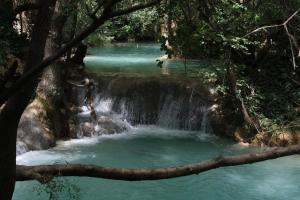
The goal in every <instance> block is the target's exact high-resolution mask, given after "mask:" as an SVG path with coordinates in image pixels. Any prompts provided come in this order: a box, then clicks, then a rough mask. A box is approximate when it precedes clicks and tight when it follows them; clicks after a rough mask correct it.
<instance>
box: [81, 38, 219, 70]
mask: <svg viewBox="0 0 300 200" xmlns="http://www.w3.org/2000/svg"><path fill="white" fill-rule="evenodd" d="M88 53H89V55H88V56H87V57H86V58H85V60H84V62H85V64H86V66H87V68H88V69H89V70H90V71H92V72H97V73H99V72H101V73H123V74H139V75H140V74H143V75H159V74H160V75H170V74H178V73H179V74H183V73H185V72H187V73H193V74H196V73H197V71H198V70H199V68H201V67H207V66H210V65H212V64H215V63H217V62H216V61H213V60H186V61H184V60H164V59H163V60H164V62H163V65H162V67H161V68H160V67H158V66H157V60H158V59H160V58H161V57H162V56H164V53H163V52H161V51H160V45H159V44H157V43H140V44H137V43H123V44H114V45H112V46H109V47H103V48H90V49H89V51H88ZM185 65H186V69H185Z"/></svg>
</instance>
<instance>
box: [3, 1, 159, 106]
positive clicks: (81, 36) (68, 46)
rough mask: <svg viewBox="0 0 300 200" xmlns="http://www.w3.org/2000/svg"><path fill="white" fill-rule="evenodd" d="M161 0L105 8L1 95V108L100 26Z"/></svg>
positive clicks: (110, 5)
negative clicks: (30, 81)
mask: <svg viewBox="0 0 300 200" xmlns="http://www.w3.org/2000/svg"><path fill="white" fill-rule="evenodd" d="M118 1H119V0H114V1H112V2H114V3H115V2H118ZM159 2H160V0H153V1H151V2H150V3H146V4H140V5H136V6H132V7H130V8H127V9H124V10H119V11H114V12H113V11H112V6H113V5H115V4H109V5H108V6H106V7H105V9H104V11H103V13H102V15H101V17H99V18H98V19H97V20H95V21H93V23H92V24H91V25H90V26H88V27H87V28H86V29H85V30H84V31H82V32H81V33H80V34H79V35H77V36H76V37H75V38H74V39H73V40H71V41H70V42H69V43H67V44H66V45H65V46H63V47H62V48H61V49H60V50H58V51H57V52H56V54H54V55H52V56H50V57H47V58H46V59H44V60H43V61H42V62H41V63H40V64H38V65H36V66H33V67H32V68H31V69H30V70H28V71H27V72H26V73H25V74H24V75H23V76H22V77H21V78H20V79H19V80H18V81H17V82H16V83H15V84H14V85H13V86H12V87H10V88H9V89H7V90H6V91H4V92H3V93H2V94H1V95H0V106H2V105H3V104H4V103H5V102H6V101H7V99H8V98H9V97H11V96H13V95H14V94H15V93H16V92H17V91H18V90H20V89H21V88H23V87H24V86H25V85H26V83H27V82H28V80H30V79H31V78H32V77H34V76H35V75H37V74H39V73H41V72H42V71H43V69H45V68H46V67H47V66H49V65H50V64H52V63H53V62H54V61H55V60H57V59H59V58H60V57H62V56H63V55H64V54H65V53H67V52H68V51H69V50H70V49H72V48H73V47H74V46H76V45H77V44H79V43H80V42H81V41H82V40H83V39H85V38H86V37H88V36H89V35H90V34H91V33H92V32H94V31H95V30H96V29H97V28H98V27H99V26H101V25H103V24H104V23H105V22H106V21H107V20H109V19H111V18H113V17H117V16H121V15H125V14H128V13H131V12H134V11H137V10H140V9H144V8H147V7H151V6H154V5H156V4H157V3H159Z"/></svg>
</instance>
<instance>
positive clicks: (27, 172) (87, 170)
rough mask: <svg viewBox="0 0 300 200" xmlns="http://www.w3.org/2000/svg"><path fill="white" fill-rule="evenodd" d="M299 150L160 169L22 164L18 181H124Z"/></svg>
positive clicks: (194, 171) (189, 172)
mask: <svg viewBox="0 0 300 200" xmlns="http://www.w3.org/2000/svg"><path fill="white" fill-rule="evenodd" d="M299 153H300V145H293V146H290V147H285V148H275V149H273V150H269V151H265V152H262V153H249V154H243V155H238V156H227V157H223V156H219V157H216V158H213V159H209V160H204V161H201V162H199V163H195V164H189V165H183V166H176V167H167V168H158V169H126V168H113V167H102V166H97V165H89V164H86V165H84V164H67V165H39V166H23V165H19V166H17V169H16V180H17V181H28V180H36V179H37V180H40V177H57V176H77V177H93V178H103V179H113V180H124V181H143V180H160V179H170V178H176V177H182V176H189V175H192V174H199V173H202V172H206V171H209V170H212V169H216V168H220V167H228V166H237V165H244V164H252V163H256V162H261V161H265V160H271V159H276V158H280V157H284V156H290V155H294V154H299ZM37 177H38V178H37Z"/></svg>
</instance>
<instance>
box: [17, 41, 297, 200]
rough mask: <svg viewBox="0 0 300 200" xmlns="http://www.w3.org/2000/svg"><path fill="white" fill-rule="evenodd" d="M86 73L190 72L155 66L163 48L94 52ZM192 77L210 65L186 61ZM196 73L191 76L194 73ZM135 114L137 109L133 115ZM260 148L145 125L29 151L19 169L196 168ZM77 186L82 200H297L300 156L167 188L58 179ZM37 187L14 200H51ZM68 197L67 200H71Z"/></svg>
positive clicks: (27, 185)
mask: <svg viewBox="0 0 300 200" xmlns="http://www.w3.org/2000/svg"><path fill="white" fill-rule="evenodd" d="M89 54H90V55H89V56H88V57H87V58H86V59H85V63H86V65H87V68H88V70H90V71H92V72H96V73H100V74H101V73H120V74H137V75H140V74H143V75H172V74H177V73H184V63H183V62H182V61H170V62H165V63H164V66H163V68H158V67H156V62H155V60H156V59H157V58H158V57H160V56H161V55H162V53H161V52H160V51H159V45H157V44H124V45H121V44H119V45H114V46H111V47H105V48H92V49H89ZM187 64H188V70H191V71H192V70H194V71H197V70H199V68H201V67H206V66H207V65H209V64H211V63H210V62H208V61H203V62H202V61H188V63H187ZM189 72H190V71H189ZM132 112H134V110H133V111H132ZM261 150H262V149H257V148H251V147H247V146H241V145H238V144H233V143H230V142H229V141H226V140H224V139H220V138H217V137H215V136H213V135H211V134H206V133H203V132H201V131H195V132H191V131H180V130H172V129H164V128H161V127H158V126H140V127H135V128H132V129H130V130H129V131H127V132H124V133H122V134H117V135H109V136H100V137H93V138H82V139H76V140H70V141H64V142H62V141H61V142H58V145H57V147H55V148H53V149H50V150H45V151H34V152H28V153H25V154H23V155H21V156H18V157H17V163H18V164H24V165H37V164H55V163H59V164H66V163H91V164H98V165H103V166H112V167H128V168H158V167H167V166H175V165H183V164H189V163H195V162H198V161H201V160H205V159H208V158H211V157H214V156H218V155H221V154H222V155H232V154H240V153H245V152H252V151H261ZM59 180H60V181H63V182H64V183H67V184H66V185H70V184H71V185H75V186H76V187H78V188H79V192H76V194H77V195H78V197H79V199H82V200H98V199H101V200H102V199H105V200H106V199H107V200H183V199H187V200H202V199H203V200H235V199H236V200H240V199H242V200H262V199H263V200H298V199H300V183H299V180H300V157H299V155H295V156H290V157H286V158H280V159H277V160H272V161H266V162H262V163H257V164H252V165H244V166H236V167H227V168H221V169H215V170H212V171H209V172H205V173H201V174H199V175H192V176H188V177H181V178H176V179H169V180H161V181H141V182H125V181H115V180H104V179H95V178H64V179H59ZM39 188H40V186H39V184H38V183H37V182H35V181H28V182H18V183H17V185H16V190H15V193H14V198H13V199H14V200H38V199H48V195H47V193H45V191H44V190H42V192H41V194H38V191H40V190H39ZM66 189H67V188H65V190H63V191H61V192H59V193H58V194H57V195H58V198H57V199H61V200H65V199H66V200H68V199H71V198H70V196H68V193H67V191H66Z"/></svg>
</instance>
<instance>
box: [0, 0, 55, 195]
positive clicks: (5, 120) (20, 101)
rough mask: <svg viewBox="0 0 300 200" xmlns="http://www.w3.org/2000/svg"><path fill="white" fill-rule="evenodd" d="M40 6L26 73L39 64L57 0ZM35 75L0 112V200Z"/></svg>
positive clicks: (11, 177)
mask: <svg viewBox="0 0 300 200" xmlns="http://www.w3.org/2000/svg"><path fill="white" fill-rule="evenodd" d="M40 3H41V4H40V5H41V7H40V9H39V11H38V14H37V18H36V22H35V26H34V28H33V33H32V37H31V42H30V47H29V51H28V56H27V59H26V64H25V69H24V70H25V72H26V71H28V70H29V69H30V68H31V67H33V66H35V65H37V64H38V63H40V62H41V61H42V59H43V57H44V49H45V43H46V39H47V36H48V31H49V26H50V22H51V17H52V14H53V7H54V5H55V3H56V0H49V1H43V0H40ZM37 78H38V77H37V76H34V77H33V78H32V79H31V80H30V81H28V82H27V84H26V85H25V86H24V88H23V89H22V90H20V91H18V92H17V93H16V94H15V95H14V96H12V97H11V98H9V100H8V101H6V103H5V105H4V107H3V109H2V110H1V113H0V130H1V135H0V199H1V200H10V199H11V198H12V195H13V191H14V186H15V173H16V137H17V128H18V124H19V120H20V118H21V115H22V113H23V111H24V109H25V108H26V106H27V105H28V103H29V101H30V99H31V97H32V95H33V94H34V91H35V88H36V86H37Z"/></svg>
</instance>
